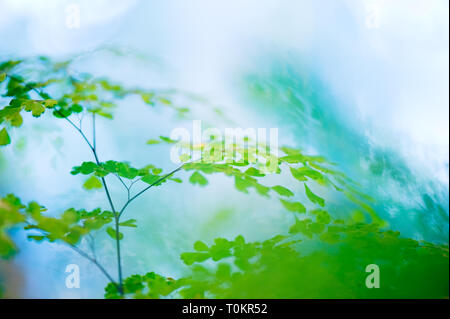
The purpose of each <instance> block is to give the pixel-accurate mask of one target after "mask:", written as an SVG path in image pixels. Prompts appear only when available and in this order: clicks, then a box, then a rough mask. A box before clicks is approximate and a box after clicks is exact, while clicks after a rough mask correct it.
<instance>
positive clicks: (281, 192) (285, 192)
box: [272, 185, 294, 197]
mask: <svg viewBox="0 0 450 319" xmlns="http://www.w3.org/2000/svg"><path fill="white" fill-rule="evenodd" d="M272 189H273V190H274V191H275V192H277V193H278V194H279V195H281V196H286V197H291V196H294V193H293V192H291V191H290V190H289V189H287V188H286V187H283V186H280V185H276V186H273V187H272Z"/></svg>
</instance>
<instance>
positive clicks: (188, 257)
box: [180, 253, 210, 266]
mask: <svg viewBox="0 0 450 319" xmlns="http://www.w3.org/2000/svg"><path fill="white" fill-rule="evenodd" d="M209 257H210V255H209V254H207V253H182V254H181V256H180V258H181V260H182V261H183V262H184V263H185V264H186V265H188V266H189V265H192V264H193V263H195V262H199V263H200V262H202V261H205V260H207V259H208V258H209Z"/></svg>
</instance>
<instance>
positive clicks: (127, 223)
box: [119, 219, 137, 227]
mask: <svg viewBox="0 0 450 319" xmlns="http://www.w3.org/2000/svg"><path fill="white" fill-rule="evenodd" d="M136 222H137V220H136V219H128V220H126V221H124V222H121V223H119V225H120V226H125V227H137V225H136Z"/></svg>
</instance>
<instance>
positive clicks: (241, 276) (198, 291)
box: [105, 210, 449, 299]
mask: <svg viewBox="0 0 450 319" xmlns="http://www.w3.org/2000/svg"><path fill="white" fill-rule="evenodd" d="M311 243H315V246H317V245H319V246H317V247H318V249H314V250H312V251H311V249H308V252H303V251H304V249H303V247H307V245H310V244H311ZM194 250H195V252H186V253H183V254H182V255H181V259H182V260H183V262H184V263H185V264H186V265H187V266H189V273H188V275H187V276H186V277H183V278H180V279H178V280H173V279H170V281H171V285H172V286H171V287H173V288H174V289H173V290H171V291H170V295H169V297H172V298H173V297H175V298H189V299H191V298H448V282H449V280H448V279H449V278H448V267H449V263H448V246H444V245H436V244H430V243H426V242H419V241H415V240H412V239H408V238H402V237H401V236H400V234H399V233H398V232H394V231H391V230H387V231H386V230H381V229H380V228H379V226H378V225H377V224H373V223H371V224H367V223H354V222H353V221H352V220H348V221H347V222H344V221H342V220H337V219H334V220H333V219H332V218H331V217H330V215H329V214H328V212H326V211H324V210H314V211H311V212H310V214H309V217H308V218H306V219H304V220H298V219H296V221H295V224H294V225H292V227H291V230H290V234H289V235H277V236H275V237H272V238H270V239H268V240H265V241H262V242H246V241H245V239H244V237H242V236H238V237H236V238H235V239H234V240H227V239H225V238H217V239H215V240H214V243H213V244H212V245H210V246H208V245H206V244H205V243H203V242H196V243H195V244H194ZM211 260H212V261H213V263H211V262H210V261H211ZM374 261H376V263H377V265H379V267H380V269H381V273H382V274H383V279H382V286H381V288H380V289H367V288H366V286H365V278H366V276H367V273H366V272H365V271H364V269H365V267H366V266H367V265H369V264H371V263H373V262H374ZM437 273H438V274H440V275H441V276H443V277H441V276H436V274H437ZM419 274H420V275H419ZM132 277H133V276H132ZM130 278H131V277H130ZM126 280H128V279H126ZM161 280H163V279H161ZM152 289H153V290H152ZM160 289H162V287H153V288H150V291H148V292H147V293H146V294H145V295H143V294H141V293H140V290H137V291H131V290H129V291H128V292H127V294H126V296H127V297H134V298H161V297H166V296H167V295H166V294H163V293H161V292H160ZM164 292H168V290H164ZM116 296H117V295H116ZM105 297H107V298H108V297H114V296H111V295H109V290H108V288H107V289H106V294H105Z"/></svg>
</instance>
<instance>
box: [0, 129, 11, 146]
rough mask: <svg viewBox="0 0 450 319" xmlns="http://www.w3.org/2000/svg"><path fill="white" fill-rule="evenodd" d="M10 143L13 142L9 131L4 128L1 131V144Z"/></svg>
mask: <svg viewBox="0 0 450 319" xmlns="http://www.w3.org/2000/svg"><path fill="white" fill-rule="evenodd" d="M10 143H11V139H10V137H9V134H8V131H6V129H5V128H3V129H2V130H1V131H0V146H3V145H8V144H10Z"/></svg>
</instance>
